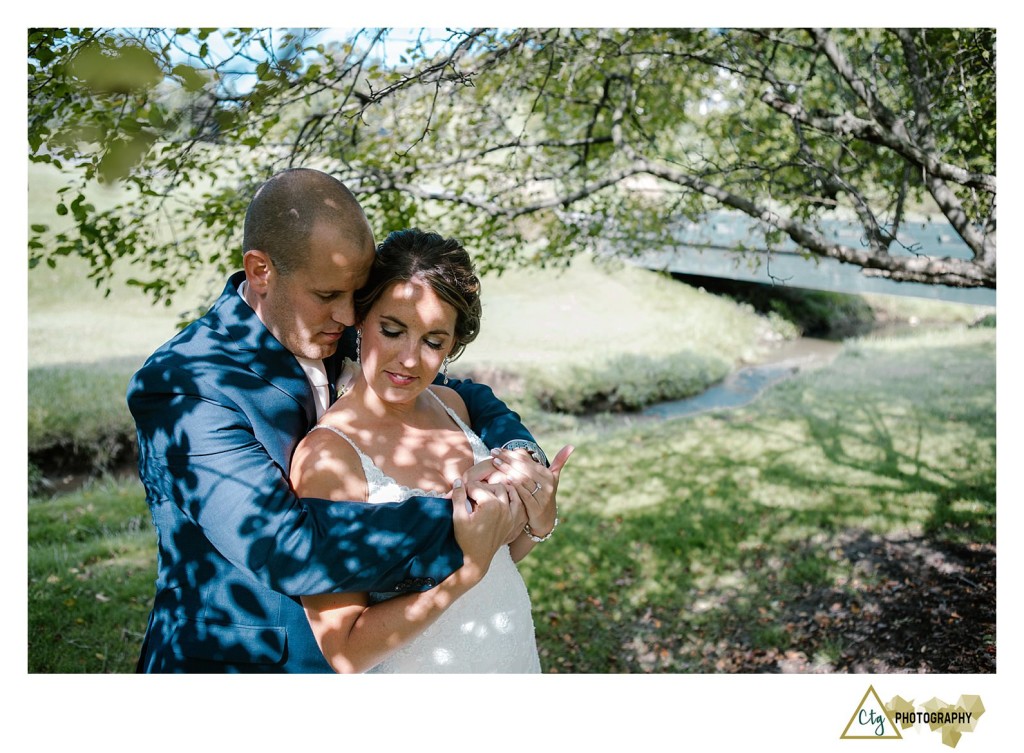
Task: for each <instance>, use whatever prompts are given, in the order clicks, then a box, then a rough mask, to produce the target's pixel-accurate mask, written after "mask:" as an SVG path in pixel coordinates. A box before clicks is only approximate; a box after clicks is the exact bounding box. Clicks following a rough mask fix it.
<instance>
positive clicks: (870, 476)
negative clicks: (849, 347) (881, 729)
mask: <svg viewBox="0 0 1024 753" xmlns="http://www.w3.org/2000/svg"><path fill="white" fill-rule="evenodd" d="M973 355H974V354H973V353H972V352H970V350H969V349H968V350H967V351H966V352H961V353H960V355H959V356H958V357H957V359H955V360H954V361H953V362H950V361H947V360H946V359H945V357H944V355H943V353H942V352H941V350H935V349H931V350H927V352H926V351H921V352H916V351H910V352H903V353H899V354H895V355H893V356H891V357H890V356H887V355H886V354H884V353H883V354H881V355H880V356H876V357H874V358H873V359H872V364H871V375H870V376H868V375H866V374H865V373H864V371H863V370H862V369H860V368H859V367H858V364H857V362H856V360H854V361H847V362H846V363H844V364H841V365H840V367H839V369H830V370H827V371H822V372H819V373H818V374H816V375H813V376H809V377H806V378H802V379H798V380H794V381H793V382H791V383H788V384H787V385H784V386H782V387H780V388H778V389H777V390H774V391H773V392H772V393H771V396H770V398H769V399H767V400H766V401H765V402H764V403H763V404H761V405H760V406H758V407H757V408H755V409H751V410H745V411H741V412H736V413H729V414H718V415H712V416H702V417H698V418H696V419H692V420H679V421H671V422H665V423H664V424H660V425H657V426H644V427H638V428H635V429H631V430H628V431H626V430H624V431H621V432H618V433H614V434H607V435H604V436H602V437H600V438H595V439H593V440H592V441H590V442H585V443H584V442H581V443H580V446H579V448H578V451H577V453H576V455H575V456H574V458H573V465H574V468H573V469H572V472H571V473H567V474H565V476H564V477H563V485H562V487H561V489H560V492H559V496H560V499H563V500H571V502H570V503H568V504H571V507H568V504H567V505H566V506H567V509H566V511H565V514H564V517H565V523H564V525H563V527H561V528H560V529H559V534H560V537H559V544H558V545H557V546H558V551H557V555H553V556H551V555H549V554H548V553H547V552H545V553H544V555H541V556H538V557H537V558H536V559H535V560H534V559H533V558H528V559H527V561H526V562H525V563H524V571H526V573H527V579H528V583H529V584H530V588H531V594H532V595H533V598H534V604H535V608H536V609H537V623H538V631H539V633H540V641H541V645H542V658H543V660H544V662H545V669H546V670H547V671H553V672H853V671H871V672H922V671H923V672H994V671H995V645H994V635H995V588H994V583H995V581H994V577H995V549H994V541H995V398H994V382H995V378H994V359H992V358H991V357H989V358H988V359H987V360H986V359H982V360H981V361H980V363H982V364H983V366H981V367H980V370H979V367H978V366H977V363H979V361H978V360H976V359H974V358H973V357H972V356H973ZM981 355H984V353H982V354H981ZM936 367H939V368H942V369H944V374H943V375H942V376H941V377H934V378H932V379H931V380H930V381H929V382H922V381H919V380H918V379H917V377H916V376H915V373H914V372H915V370H917V369H923V370H924V371H928V372H929V373H932V374H934V371H931V370H932V369H934V368H936ZM894 379H901V380H902V381H899V382H894V381H890V380H894ZM972 380H974V381H976V382H977V383H978V385H977V386H978V388H977V389H968V390H967V391H964V390H963V389H962V387H961V388H960V389H959V390H958V391H953V392H951V391H950V390H949V385H950V384H953V383H959V384H961V385H963V384H967V385H970V384H971V383H972ZM563 528H564V529H565V530H563Z"/></svg>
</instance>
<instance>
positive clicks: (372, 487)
mask: <svg viewBox="0 0 1024 753" xmlns="http://www.w3.org/2000/svg"><path fill="white" fill-rule="evenodd" d="M317 429H327V430H328V431H332V432H334V433H335V434H337V435H338V436H339V437H341V438H342V439H344V440H345V441H346V442H348V443H349V444H350V445H351V446H352V449H353V450H355V451H356V455H358V456H359V463H360V464H361V465H362V466H363V476H365V477H366V491H367V496H368V497H371V498H372V497H373V495H374V493H375V492H376V491H378V490H379V489H380V488H381V487H383V486H385V485H386V484H387V483H388V482H391V481H393V480H392V479H391V477H390V476H388V475H386V474H385V473H384V471H382V470H381V469H380V468H378V467H377V464H376V463H374V462H373V460H371V459H370V456H369V455H367V454H366V453H365V452H363V451H362V450H360V449H359V445H357V444H356V443H355V442H354V441H352V438H351V437H350V436H349V435H348V434H346V433H345V432H343V431H342V430H341V429H339V428H337V427H336V426H329V425H327V424H317V425H316V426H314V427H313V428H312V429H310V431H311V432H313V431H316V430H317Z"/></svg>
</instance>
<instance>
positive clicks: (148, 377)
mask: <svg viewBox="0 0 1024 753" xmlns="http://www.w3.org/2000/svg"><path fill="white" fill-rule="evenodd" d="M243 252H244V258H243V267H244V270H243V271H241V272H238V273H236V274H235V275H233V276H232V277H231V278H230V279H229V280H228V283H227V286H226V287H225V289H224V292H223V293H222V294H221V297H220V299H219V300H218V301H217V302H216V303H215V304H214V306H213V307H212V308H211V309H210V311H209V312H208V313H207V314H206V315H205V316H204V317H203V318H201V319H199V320H198V321H196V322H194V323H193V324H192V325H190V326H189V327H187V328H186V329H184V330H182V331H181V332H180V333H179V334H178V335H177V336H175V337H174V338H172V339H171V340H170V341H169V342H167V343H165V344H164V345H163V346H161V347H160V348H159V349H157V351H156V352H155V353H154V354H153V355H152V356H151V357H150V358H149V359H148V360H147V361H146V363H145V364H144V365H143V367H142V368H141V369H140V370H139V371H138V372H137V373H136V374H135V376H134V377H133V379H132V381H131V383H130V385H129V387H128V394H127V399H128V406H129V408H130V410H131V412H132V415H133V417H134V418H135V422H136V427H137V430H138V439H139V474H140V476H141V478H142V481H143V484H144V485H145V488H146V499H147V502H148V504H149V507H150V510H151V511H152V516H153V522H154V524H155V526H156V530H157V536H158V555H157V556H158V562H157V579H156V596H155V601H154V605H153V610H152V612H151V614H150V617H149V624H148V626H147V629H146V636H145V640H144V642H143V648H142V655H141V657H140V659H139V664H138V671H140V672H330V671H331V669H330V667H329V665H328V664H327V662H326V661H325V660H324V659H323V656H322V655H321V653H320V650H319V648H318V647H317V644H316V641H315V640H314V639H313V635H312V633H311V631H310V629H309V625H308V623H307V621H306V616H305V613H304V612H303V609H302V606H301V605H300V603H299V601H298V596H300V595H302V594H314V593H326V592H334V591H408V590H421V591H422V590H425V589H428V588H430V587H432V586H434V585H436V584H437V583H439V582H440V581H441V580H443V579H444V578H446V577H447V576H448V575H449V574H451V573H452V572H453V571H454V570H455V569H457V568H458V567H459V566H460V565H461V564H462V561H463V551H462V548H460V546H459V543H460V542H461V543H462V544H463V546H474V547H477V548H479V547H484V548H487V547H493V548H492V549H491V551H493V549H496V548H497V546H498V545H500V544H501V543H503V540H504V539H509V538H512V533H513V531H516V532H518V530H521V529H522V526H523V524H524V522H525V518H524V517H522V515H521V513H518V512H513V511H511V510H509V509H508V508H507V507H504V508H499V507H495V506H487V505H484V506H480V507H478V508H477V510H476V512H475V513H474V520H473V523H472V525H470V524H469V523H468V522H467V520H468V519H467V518H466V516H457V517H456V519H455V522H454V524H453V516H452V502H451V501H450V500H443V499H433V498H413V499H411V500H409V501H408V502H406V503H402V504H398V505H368V504H363V503H341V504H337V503H335V504H331V503H326V502H324V501H322V500H306V499H299V498H297V497H296V496H295V494H294V493H293V491H292V489H291V487H290V485H289V483H288V470H289V465H290V462H291V456H292V451H293V450H294V449H295V446H296V444H298V442H299V440H300V439H301V438H302V437H303V436H305V434H306V432H307V431H308V430H309V429H310V428H311V427H312V426H313V425H314V424H315V423H316V421H317V419H318V417H319V416H320V415H321V414H322V413H323V411H324V410H325V409H326V408H327V406H328V405H329V404H330V403H331V402H332V401H333V400H334V398H335V397H336V394H335V387H334V385H335V380H336V379H337V377H338V375H339V372H340V368H341V365H342V356H343V353H342V348H340V347H339V345H340V343H341V341H342V339H343V336H344V335H345V329H346V327H351V326H352V325H353V323H354V322H353V317H354V314H353V307H352V303H353V294H354V293H355V291H356V290H357V289H358V288H359V287H360V286H361V285H362V284H363V283H364V282H365V280H366V277H367V275H368V273H369V270H370V266H371V265H372V263H373V258H374V252H375V246H374V239H373V233H372V232H371V230H370V227H369V223H368V222H367V221H366V217H365V216H364V214H363V211H362V209H361V208H360V206H359V204H358V202H357V201H356V199H355V197H354V196H353V195H352V194H351V192H350V191H349V190H348V189H347V188H346V187H345V186H344V185H343V184H342V183H340V182H339V181H337V180H336V179H334V178H332V177H330V176H328V175H326V174H325V173H321V172H318V171H315V170H309V169H302V168H300V169H292V170H287V171H285V172H283V173H279V174H277V175H275V176H274V177H272V178H271V179H270V180H268V181H267V182H266V183H265V184H263V186H261V187H260V188H259V190H258V191H257V192H256V195H255V196H254V197H253V199H252V201H251V203H250V205H249V208H248V210H247V212H246V217H245V230H244V240H243ZM450 386H454V387H455V388H456V389H457V390H458V391H459V394H460V395H461V396H462V398H463V399H464V400H465V402H466V405H467V406H468V407H469V410H470V414H471V416H472V419H473V428H474V429H475V430H476V431H477V433H478V434H480V436H481V438H482V439H483V440H484V442H485V443H487V444H488V445H489V446H491V447H497V446H505V447H517V448H522V447H526V448H528V449H531V450H532V451H534V452H537V453H539V452H540V448H539V447H537V446H536V444H535V443H534V442H533V439H532V437H531V436H530V434H529V432H528V431H527V430H526V429H525V428H524V427H523V426H522V425H521V423H520V421H519V417H518V416H517V415H516V414H515V413H513V412H511V411H510V410H509V409H508V408H507V407H506V406H505V405H504V404H503V403H502V402H501V401H499V400H498V399H497V398H496V397H494V395H493V393H492V392H491V390H490V388H488V387H485V386H483V385H477V384H473V383H471V382H461V383H459V382H451V383H450ZM541 456H542V455H541ZM468 551H469V550H468V549H467V552H468Z"/></svg>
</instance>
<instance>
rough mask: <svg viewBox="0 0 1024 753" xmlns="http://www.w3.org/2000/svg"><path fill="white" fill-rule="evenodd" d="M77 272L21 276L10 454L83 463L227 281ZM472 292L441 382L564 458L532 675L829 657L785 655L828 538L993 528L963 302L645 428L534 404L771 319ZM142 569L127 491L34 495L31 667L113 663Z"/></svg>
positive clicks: (582, 288)
mask: <svg viewBox="0 0 1024 753" xmlns="http://www.w3.org/2000/svg"><path fill="white" fill-rule="evenodd" d="M34 169H35V168H33V170H34ZM30 177H31V178H32V180H30V186H31V191H30V197H31V201H30V221H32V222H39V221H45V220H44V219H41V217H42V216H43V214H42V213H43V210H42V209H40V208H39V207H38V206H37V202H38V200H39V198H40V197H44V198H45V197H46V196H47V195H49V194H48V193H47V192H50V193H51V194H52V191H53V190H55V188H54V186H55V185H56V184H55V183H53V182H52V180H51V179H52V176H50V178H46V179H43V180H41V179H39V176H38V175H36V174H35V173H34V172H33V173H31V176H30ZM44 177H45V176H44ZM47 180H51V182H49V183H48V182H47ZM85 271H86V270H85V267H84V265H83V264H82V263H81V262H80V261H78V260H75V259H66V260H63V261H62V263H61V264H59V265H58V266H57V268H56V269H48V268H42V269H36V270H32V271H31V272H30V273H29V279H28V283H29V284H28V314H29V316H28V329H29V331H28V342H29V352H28V356H29V364H28V365H29V374H28V377H29V378H28V382H29V385H28V386H29V389H28V398H29V399H28V436H29V448H30V450H33V449H35V450H39V449H40V448H43V449H45V448H47V447H50V448H65V449H69V448H70V449H76V448H78V449H81V450H82V451H83V452H85V453H87V454H89V453H91V457H92V460H93V462H95V463H102V462H104V459H108V458H109V457H110V456H111V455H112V453H115V452H116V451H118V448H119V447H120V442H121V441H123V440H124V438H125V437H126V436H129V435H130V434H131V433H132V431H133V429H132V426H131V421H130V417H129V415H128V413H127V409H126V407H125V404H124V389H125V385H126V384H127V381H128V378H129V376H130V375H131V373H132V372H133V371H134V369H135V368H137V366H138V365H139V364H141V363H142V361H143V359H144V358H145V357H146V356H147V355H148V354H149V353H150V352H151V351H152V349H153V348H155V347H156V346H157V345H159V344H160V343H161V342H163V341H164V340H165V339H167V338H168V337H170V336H171V335H172V334H173V333H174V331H175V329H176V327H177V325H178V323H179V322H180V319H181V316H182V313H183V312H187V311H194V309H195V306H196V305H197V304H198V302H200V301H202V300H209V299H210V298H211V297H212V296H213V295H215V294H216V292H219V287H220V285H221V284H222V281H220V280H217V281H213V282H212V283H209V284H208V283H206V282H201V281H197V282H196V284H195V285H194V287H192V288H190V291H191V292H190V297H187V299H184V298H183V299H182V300H180V301H179V302H177V303H176V304H175V306H173V307H171V308H162V307H160V308H154V307H152V306H151V305H150V304H149V302H148V299H146V298H145V297H144V296H143V295H141V294H139V293H138V292H137V291H134V290H129V289H126V288H119V287H115V290H114V291H113V292H112V294H111V295H110V296H109V297H106V298H105V297H103V296H102V295H101V294H100V293H98V292H97V291H96V290H95V289H94V287H93V286H92V284H91V283H90V282H89V281H88V280H87V279H86V274H85ZM484 300H485V310H484V322H483V330H482V334H481V336H480V338H479V339H478V341H476V342H474V343H473V344H472V345H471V346H470V347H469V349H468V350H467V351H466V355H465V356H464V358H463V359H462V360H460V361H457V362H456V364H455V365H453V367H452V375H453V376H459V375H461V374H465V373H471V374H477V375H481V376H484V377H485V378H486V379H487V380H488V381H489V382H491V383H493V384H494V385H495V387H496V388H497V391H498V393H499V394H500V395H501V396H503V397H505V398H507V399H508V401H509V402H510V403H511V404H512V406H513V407H514V408H516V409H517V410H519V411H520V412H521V413H522V414H523V416H524V419H525V421H526V423H527V425H529V426H530V427H531V429H533V430H534V433H535V434H536V435H537V437H538V439H540V441H541V442H542V443H543V444H544V446H545V448H549V449H550V450H551V451H554V450H556V449H557V448H558V447H560V446H561V445H562V444H564V443H566V442H572V443H573V444H575V445H576V446H577V448H578V449H577V452H576V454H575V455H574V456H573V458H572V460H571V461H570V465H569V467H568V468H567V470H566V472H565V474H564V476H563V483H562V487H561V490H560V493H559V503H560V511H561V518H562V523H561V525H560V526H559V528H558V532H557V535H556V537H555V538H553V539H552V540H551V541H550V542H548V543H547V544H545V545H544V546H543V547H539V548H538V550H537V551H536V552H535V553H534V554H533V555H531V556H530V557H528V558H527V559H526V560H525V561H524V562H523V566H522V570H523V572H524V575H525V576H526V579H527V581H528V584H529V586H530V591H531V595H532V598H533V602H534V607H535V621H536V624H537V628H538V639H539V642H540V646H541V652H542V661H543V663H544V666H545V668H546V669H547V670H548V671H552V672H602V673H603V672H655V671H667V672H727V671H730V668H731V665H730V664H729V663H728V661H727V660H726V657H725V652H726V649H730V650H735V649H737V648H738V649H741V650H743V651H747V652H749V653H751V654H752V655H758V656H767V655H770V654H771V653H772V652H786V651H787V650H789V649H793V650H800V651H803V652H805V653H806V655H807V656H808V657H809V659H810V660H811V661H812V662H813V663H814V665H815V666H816V667H819V668H827V667H829V666H831V665H835V664H836V663H837V662H838V657H839V656H840V655H841V654H842V652H843V649H844V643H843V640H842V638H840V637H835V636H822V638H821V640H820V641H818V643H816V644H815V645H802V646H793V645H791V641H792V640H793V639H792V634H791V632H790V631H789V630H787V627H786V626H787V625H788V624H791V622H792V620H794V619H796V618H795V617H794V609H795V606H794V605H795V604H797V603H798V602H799V601H800V599H803V598H807V594H808V593H809V592H810V591H811V590H813V589H824V590H828V589H835V590H836V591H837V592H843V591H844V590H849V589H851V588H852V586H851V585H850V584H851V570H852V563H851V562H850V561H849V559H848V558H847V555H846V554H844V549H843V547H842V546H841V545H840V543H841V542H842V541H843V540H848V539H849V538H850V537H856V536H859V535H866V536H881V535H887V534H893V533H900V532H911V533H915V534H917V533H920V534H924V535H927V536H929V537H930V538H931V539H932V540H936V541H944V542H950V543H953V544H958V543H970V544H978V543H991V542H994V540H995V455H996V450H995V436H996V432H995V415H996V408H995V362H996V361H995V339H996V330H995V327H994V326H991V327H987V328H978V329H967V328H966V327H964V326H963V325H964V324H965V323H967V322H970V321H973V320H974V319H976V318H977V313H978V312H977V311H976V310H973V307H950V306H945V305H942V304H934V303H931V302H920V303H918V302H913V301H908V300H904V299H886V298H883V297H877V296H874V297H865V300H866V301H867V302H868V303H869V304H870V305H871V307H872V308H873V309H874V310H875V311H877V312H880V314H881V315H882V316H883V318H892V319H907V318H909V317H910V316H914V317H917V318H918V319H919V320H920V321H922V322H928V321H934V320H941V321H942V322H945V323H946V324H948V325H952V328H951V329H949V330H948V331H944V332H940V333H932V334H927V333H914V332H911V334H909V335H908V336H905V337H900V338H891V339H886V340H871V339H864V340H859V341H853V342H850V343H848V344H847V345H846V346H845V347H844V351H843V354H842V355H841V357H840V358H839V359H837V360H836V361H835V363H834V364H832V365H831V366H830V367H827V368H824V369H822V370H819V371H809V372H805V373H802V374H801V375H800V376H798V377H797V378H794V379H792V380H790V381H788V382H783V383H781V384H779V385H777V386H776V387H774V388H772V389H771V390H770V391H768V392H767V393H766V394H765V395H764V396H763V397H762V398H761V399H760V400H759V401H758V402H756V403H754V404H753V405H752V406H749V407H747V408H745V409H742V410H737V411H731V412H719V413H709V414H702V415H699V416H696V417H693V418H688V419H676V420H671V421H641V420H638V419H635V418H634V419H630V418H629V417H627V416H621V415H613V414H611V413H603V414H599V415H597V416H591V417H583V416H577V415H573V414H571V413H568V412H551V411H550V410H546V409H545V408H548V409H550V408H558V409H559V410H561V411H571V410H580V409H584V408H597V409H602V408H608V409H612V408H620V407H623V406H628V407H633V406H636V405H640V404H643V403H644V402H647V401H651V400H656V399H660V398H664V397H677V396H682V395H683V394H690V393H692V392H694V391H697V390H699V389H701V388H702V386H703V385H705V384H707V383H709V382H710V381H714V380H715V379H717V378H720V376H722V375H724V374H725V373H727V372H728V370H729V369H731V368H733V367H734V366H735V365H736V364H738V363H742V362H744V361H747V360H750V359H753V358H755V357H756V355H757V350H758V347H759V344H760V343H761V342H762V338H763V337H764V336H765V335H766V334H768V333H769V332H770V330H771V329H772V328H773V327H774V328H775V329H776V330H780V331H782V330H784V329H785V327H784V326H783V325H782V324H780V323H779V321H778V320H777V317H776V318H775V319H770V318H765V317H762V316H758V315H757V314H755V312H754V310H753V309H752V308H751V307H750V306H745V305H737V304H735V303H734V302H733V301H731V300H730V299H727V298H724V297H719V296H715V295H711V294H708V293H702V292H700V291H698V290H695V289H692V288H688V287H686V286H684V285H681V284H680V283H678V282H674V281H672V280H671V279H669V278H666V277H663V276H660V275H656V274H653V273H650V272H645V271H642V270H638V269H633V268H630V267H612V268H606V267H603V266H601V265H598V264H595V263H594V262H592V261H590V260H588V259H580V260H579V261H578V262H577V263H575V264H573V265H572V267H570V268H569V270H567V271H566V272H564V273H557V272H554V271H547V272H529V271H513V272H508V273H506V274H504V275H501V276H500V277H499V276H488V277H487V278H485V279H484ZM666 376H668V377H671V378H666ZM491 378H493V381H492V379H491ZM38 475H39V471H38V469H35V470H34V471H33V470H32V469H31V468H30V473H29V476H30V479H32V478H37V477H38ZM30 488H34V487H31V486H30ZM154 575H155V535H154V533H153V531H152V527H151V523H150V522H149V516H148V512H147V511H146V508H145V503H144V494H143V490H142V488H141V485H140V484H139V483H138V482H137V481H123V482H116V483H115V482H113V481H105V482H102V483H95V484H92V485H91V486H89V487H88V488H86V489H84V490H82V491H78V492H75V493H72V494H67V495H62V496H57V497H52V498H49V497H43V496H39V497H31V498H30V500H29V504H28V618H29V619H28V627H29V654H28V665H29V671H30V672H76V673H80V672H88V673H96V672H115V673H122V672H130V671H131V670H132V669H133V666H134V661H135V658H136V656H137V653H138V649H139V643H140V640H141V635H142V632H143V629H144V625H145V620H146V616H147V614H148V608H149V604H150V599H151V598H152V588H153V579H154Z"/></svg>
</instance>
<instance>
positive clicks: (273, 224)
mask: <svg viewBox="0 0 1024 753" xmlns="http://www.w3.org/2000/svg"><path fill="white" fill-rule="evenodd" d="M321 223H323V224H330V225H333V226H334V227H336V228H338V229H339V230H340V232H341V233H342V234H344V235H345V236H346V237H347V238H349V239H351V241H352V243H353V244H354V245H355V246H356V247H358V248H369V249H373V247H374V239H373V231H371V230H370V224H369V223H368V222H367V221H366V215H365V214H363V210H362V207H360V206H359V202H358V201H356V197H355V196H354V195H353V194H352V192H351V191H350V190H349V189H348V188H347V187H346V186H345V184H344V183H342V182H341V181H340V180H338V179H337V178H334V177H331V176H330V175H328V174H327V173H322V172H320V171H319V170H312V169H309V168H304V167H299V168H293V169H290V170H285V171H284V172H280V173H278V174H277V175H275V176H273V177H272V178H270V179H269V180H268V181H267V182H266V183H264V184H263V185H262V186H260V187H259V189H257V191H256V195H255V196H253V199H252V201H251V202H250V203H249V208H248V210H246V213H245V230H244V235H243V239H242V253H245V252H247V251H251V250H253V249H257V250H260V251H263V252H264V253H266V254H267V255H268V256H269V257H270V258H271V260H272V261H273V262H274V265H275V266H276V267H277V268H278V270H279V271H280V273H281V274H285V275H287V274H289V273H291V272H293V271H295V270H296V269H298V268H299V267H301V266H302V265H303V264H304V263H305V261H306V258H307V256H308V254H309V246H310V238H311V236H312V234H313V228H314V227H316V226H317V225H319V224H321Z"/></svg>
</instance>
